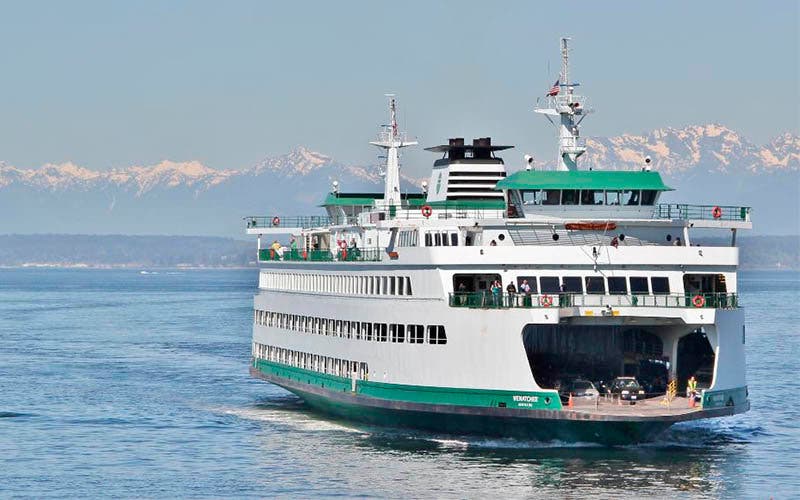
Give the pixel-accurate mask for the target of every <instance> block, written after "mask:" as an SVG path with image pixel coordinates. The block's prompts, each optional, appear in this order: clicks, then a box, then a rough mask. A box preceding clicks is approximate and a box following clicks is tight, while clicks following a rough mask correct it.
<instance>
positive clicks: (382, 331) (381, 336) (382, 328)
mask: <svg viewBox="0 0 800 500" xmlns="http://www.w3.org/2000/svg"><path fill="white" fill-rule="evenodd" d="M374 328H375V340H377V341H378V342H386V341H387V340H388V338H387V335H386V330H387V328H386V323H375V327H374Z"/></svg>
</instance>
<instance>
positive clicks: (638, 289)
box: [631, 276, 650, 295]
mask: <svg viewBox="0 0 800 500" xmlns="http://www.w3.org/2000/svg"><path fill="white" fill-rule="evenodd" d="M631 293H632V294H634V295H642V294H645V295H646V294H648V293H650V289H649V288H648V287H647V278H645V277H638V276H637V277H631Z"/></svg>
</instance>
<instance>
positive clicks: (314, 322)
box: [255, 309, 447, 344]
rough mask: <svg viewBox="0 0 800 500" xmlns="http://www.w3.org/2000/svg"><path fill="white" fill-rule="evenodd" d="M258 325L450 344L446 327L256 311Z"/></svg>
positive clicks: (358, 337) (379, 339) (380, 339)
mask: <svg viewBox="0 0 800 500" xmlns="http://www.w3.org/2000/svg"><path fill="white" fill-rule="evenodd" d="M255 322H256V324H257V325H261V326H269V327H274V328H283V329H285V330H294V331H297V332H301V333H313V334H316V335H329V336H332V337H342V338H347V339H356V340H366V341H375V342H395V343H408V344H426V343H427V344H446V343H447V334H446V333H445V330H444V326H442V325H428V326H427V327H426V326H424V325H405V324H398V323H389V324H387V323H369V322H365V321H347V320H341V319H330V318H318V317H315V316H303V315H300V314H286V313H278V312H273V311H265V310H261V309H256V310H255Z"/></svg>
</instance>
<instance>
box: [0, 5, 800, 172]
mask: <svg viewBox="0 0 800 500" xmlns="http://www.w3.org/2000/svg"><path fill="white" fill-rule="evenodd" d="M551 5H557V6H558V7H551ZM798 5H799V2H797V1H793V0H789V1H778V2H749V3H739V2H730V1H727V2H696V1H694V2H685V3H681V2H660V3H658V4H656V3H654V2H642V1H637V2H613V3H612V2H575V1H572V2H556V3H550V4H548V3H544V2H536V3H535V2H502V3H501V2H487V1H485V0H484V1H481V2H433V1H428V2H411V1H402V2H379V1H374V0H373V1H364V2H331V1H326V2H313V3H312V2H299V1H292V2H267V1H255V2H250V1H229V2H200V1H192V2H181V1H152V2H146V1H135V2H134V1H124V2H123V1H98V2H88V1H75V2H61V1H59V2H56V1H53V2H38V1H30V0H29V1H24V2H20V1H8V2H2V3H0V6H1V10H0V62H1V63H2V80H0V82H2V83H0V89H2V91H0V160H4V161H6V162H7V163H9V164H12V165H16V166H20V167H35V166H39V165H41V164H43V163H46V162H64V161H73V162H75V163H78V164H80V165H82V166H86V167H89V168H93V169H106V168H112V167H124V166H128V165H131V164H138V165H145V164H152V163H155V162H158V161H160V160H163V159H171V160H177V161H182V160H190V159H196V160H200V161H202V162H204V163H205V164H207V165H208V166H211V167H214V168H242V167H246V166H249V165H252V164H253V163H255V162H257V161H259V160H260V159H262V158H263V157H265V156H268V155H275V154H282V153H285V152H286V151H288V150H289V149H290V148H292V147H294V146H297V145H306V146H308V147H310V148H312V149H314V150H317V151H321V152H324V153H326V154H330V155H332V156H334V157H336V158H337V159H340V160H342V161H345V162H357V163H362V164H368V163H371V162H374V161H375V149H374V148H373V147H371V146H369V145H367V141H369V140H371V139H372V138H373V136H374V134H375V132H376V126H377V125H378V124H380V123H385V120H386V118H385V101H384V99H385V98H384V97H383V94H384V93H385V92H389V91H392V92H396V93H397V94H398V98H399V103H400V106H401V120H402V122H401V126H402V127H403V128H404V129H407V130H408V131H409V132H410V133H411V134H413V135H414V136H416V137H417V138H418V139H419V140H420V142H421V144H422V145H423V146H428V145H433V144H438V143H441V142H442V141H444V140H445V139H446V138H447V137H452V136H463V137H466V138H468V139H469V138H472V137H476V136H485V135H490V136H492V137H493V138H494V140H495V142H502V143H509V144H514V145H516V146H517V149H516V150H513V151H515V152H514V153H511V154H509V155H506V157H507V158H508V159H509V163H510V162H511V161H516V157H515V155H516V156H520V157H521V155H522V154H524V153H525V152H531V153H534V154H535V155H537V156H538V157H540V158H544V157H547V158H550V157H552V156H554V148H555V140H554V131H553V130H552V128H551V126H550V125H549V124H548V123H547V122H546V120H545V119H544V118H543V117H541V116H539V115H535V114H534V113H533V112H532V111H531V109H532V107H533V105H534V103H535V100H536V98H537V97H538V96H540V95H542V94H543V93H544V92H545V91H546V90H547V88H548V87H549V85H550V84H552V82H553V81H554V80H555V78H556V77H557V73H558V62H559V54H558V38H559V36H560V35H562V34H567V35H570V36H572V38H573V49H574V51H573V54H572V61H573V70H572V73H573V75H574V77H575V79H576V80H578V81H580V82H581V83H582V84H583V87H582V91H583V92H584V93H586V94H587V95H588V96H589V97H590V99H591V103H590V104H591V107H593V108H595V109H596V111H597V113H596V114H595V115H592V116H590V117H588V118H587V119H586V121H585V122H584V127H583V133H584V135H587V136H592V135H597V136H605V135H613V134H619V133H622V132H634V133H640V132H644V131H648V130H650V129H652V128H656V127H662V126H673V127H681V126H685V125H688V124H696V123H707V122H712V121H713V122H721V123H723V124H725V125H728V126H729V127H731V128H734V129H736V130H739V131H741V132H743V133H744V134H745V135H746V136H748V137H749V138H751V139H752V140H754V141H755V142H765V141H767V140H768V139H770V138H771V137H772V136H774V135H776V134H778V133H780V132H783V131H787V130H790V131H795V132H796V131H797V129H798V109H799V107H800V100H799V99H798V93H799V92H800V91H799V90H798V87H799V86H800V83H799V78H798V57H799V55H798V30H799V28H798V23H799V22H800V21H799V20H798ZM548 67H549V68H550V70H549V72H548ZM405 160H406V165H407V166H408V167H409V168H410V170H411V171H412V173H414V172H422V171H427V169H428V168H429V166H430V163H431V161H432V160H433V157H432V154H431V153H426V152H423V151H421V148H417V151H415V152H411V153H409V154H408V155H407V156H406V158H405Z"/></svg>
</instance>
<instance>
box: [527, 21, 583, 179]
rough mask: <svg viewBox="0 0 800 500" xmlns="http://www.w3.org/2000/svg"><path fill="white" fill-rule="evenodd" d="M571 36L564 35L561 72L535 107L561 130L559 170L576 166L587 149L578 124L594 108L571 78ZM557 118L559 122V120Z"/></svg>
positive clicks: (562, 39) (576, 167)
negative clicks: (579, 93) (588, 105)
mask: <svg viewBox="0 0 800 500" xmlns="http://www.w3.org/2000/svg"><path fill="white" fill-rule="evenodd" d="M570 40H571V39H570V38H568V37H561V39H560V40H559V42H560V49H561V73H560V74H559V78H558V80H557V81H556V83H555V84H553V86H552V87H551V88H550V90H549V91H548V92H547V94H546V98H545V100H544V103H543V104H542V106H541V107H540V106H539V101H538V100H537V106H536V107H535V108H534V111H535V112H536V113H540V114H543V115H545V118H547V119H548V121H550V123H552V124H553V125H554V126H555V127H556V128H557V130H558V158H557V160H556V169H557V170H577V169H578V158H579V157H580V156H581V155H582V154H583V153H585V152H586V145H585V143H584V141H582V140H581V139H580V129H579V126H580V124H581V122H582V121H583V119H584V118H585V117H586V115H587V114H589V113H591V110H589V109H587V108H586V106H585V104H586V98H585V97H583V96H580V95H576V94H575V87H577V86H578V84H577V83H574V82H571V81H570V78H569V50H570V49H569V42H570ZM556 119H557V120H558V123H556Z"/></svg>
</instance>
